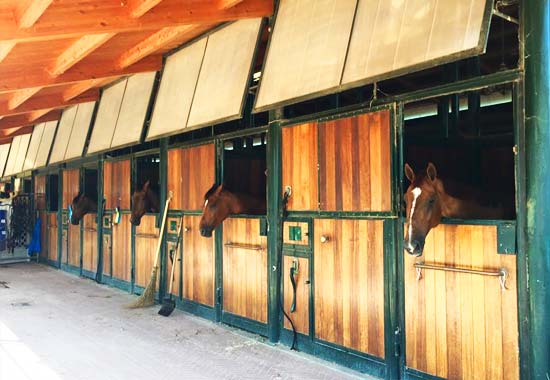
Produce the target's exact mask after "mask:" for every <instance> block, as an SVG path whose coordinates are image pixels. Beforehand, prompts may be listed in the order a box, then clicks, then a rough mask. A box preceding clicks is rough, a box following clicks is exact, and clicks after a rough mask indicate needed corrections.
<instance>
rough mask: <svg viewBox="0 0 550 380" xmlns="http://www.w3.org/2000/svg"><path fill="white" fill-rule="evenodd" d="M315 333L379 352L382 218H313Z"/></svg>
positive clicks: (381, 345) (381, 340) (381, 332)
mask: <svg viewBox="0 0 550 380" xmlns="http://www.w3.org/2000/svg"><path fill="white" fill-rule="evenodd" d="M314 231H315V232H314V233H315V251H314V281H315V292H314V303H315V335H316V337H317V338H318V339H321V340H323V341H327V342H331V343H335V344H338V345H341V346H344V347H349V348H352V349H354V350H357V351H361V352H365V353H367V354H370V355H374V356H376V357H379V358H383V357H384V222H383V221H382V220H374V221H370V220H330V219H316V220H315V222H314Z"/></svg>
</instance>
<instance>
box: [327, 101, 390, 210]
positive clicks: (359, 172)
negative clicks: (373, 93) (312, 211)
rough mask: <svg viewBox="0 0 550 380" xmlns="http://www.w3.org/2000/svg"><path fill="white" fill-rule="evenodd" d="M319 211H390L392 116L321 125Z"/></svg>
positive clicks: (374, 114) (371, 115)
mask: <svg viewBox="0 0 550 380" xmlns="http://www.w3.org/2000/svg"><path fill="white" fill-rule="evenodd" d="M319 146H320V152H319V153H320V155H319V185H320V190H319V194H320V209H321V210H323V211H390V210H391V156H390V151H391V149H390V148H391V143H390V112H389V111H388V110H384V111H379V112H372V113H367V114H363V115H359V116H354V117H348V118H344V119H337V120H331V121H327V122H323V123H320V124H319Z"/></svg>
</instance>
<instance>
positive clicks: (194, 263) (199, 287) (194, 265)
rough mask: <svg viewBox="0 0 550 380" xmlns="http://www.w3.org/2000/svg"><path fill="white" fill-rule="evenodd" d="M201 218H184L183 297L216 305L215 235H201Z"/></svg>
mask: <svg viewBox="0 0 550 380" xmlns="http://www.w3.org/2000/svg"><path fill="white" fill-rule="evenodd" d="M200 220H201V217H200V216H192V215H186V216H184V218H183V228H184V230H183V231H182V234H183V235H182V238H183V297H184V298H186V299H188V300H191V301H195V302H198V303H202V304H205V305H209V306H214V278H215V251H214V244H215V237H212V238H210V239H207V238H204V237H202V236H201V235H200V233H199V223H200ZM185 229H187V231H185Z"/></svg>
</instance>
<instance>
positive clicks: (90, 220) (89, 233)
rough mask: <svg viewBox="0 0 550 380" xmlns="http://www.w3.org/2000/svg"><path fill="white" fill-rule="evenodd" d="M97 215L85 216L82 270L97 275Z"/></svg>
mask: <svg viewBox="0 0 550 380" xmlns="http://www.w3.org/2000/svg"><path fill="white" fill-rule="evenodd" d="M96 220H97V214H86V215H84V219H83V223H84V226H83V227H84V231H83V239H84V240H83V244H82V248H83V249H82V269H83V270H85V271H88V272H92V273H95V272H96V271H97V253H98V249H97V223H96Z"/></svg>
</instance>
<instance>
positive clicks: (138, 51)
mask: <svg viewBox="0 0 550 380" xmlns="http://www.w3.org/2000/svg"><path fill="white" fill-rule="evenodd" d="M194 28H195V26H193V25H184V26H175V27H167V28H162V29H161V30H159V31H158V32H155V33H153V34H151V35H150V36H149V37H147V38H146V39H144V40H143V41H141V42H140V43H138V44H137V45H136V46H134V47H132V48H131V49H129V50H127V51H125V52H124V53H123V54H122V55H121V56H120V58H118V59H117V62H116V66H118V67H119V68H121V69H124V68H126V67H128V66H130V65H132V64H134V63H136V62H138V61H139V60H140V59H142V58H143V57H146V56H148V55H150V54H152V53H154V52H156V51H157V50H159V49H160V48H162V47H163V46H164V45H166V44H168V43H170V42H171V41H173V40H175V39H176V38H179V37H181V36H182V35H184V34H186V33H190V32H192V31H193V29H194Z"/></svg>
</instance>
